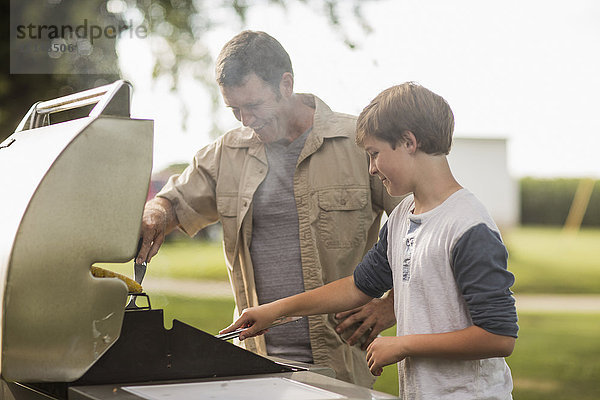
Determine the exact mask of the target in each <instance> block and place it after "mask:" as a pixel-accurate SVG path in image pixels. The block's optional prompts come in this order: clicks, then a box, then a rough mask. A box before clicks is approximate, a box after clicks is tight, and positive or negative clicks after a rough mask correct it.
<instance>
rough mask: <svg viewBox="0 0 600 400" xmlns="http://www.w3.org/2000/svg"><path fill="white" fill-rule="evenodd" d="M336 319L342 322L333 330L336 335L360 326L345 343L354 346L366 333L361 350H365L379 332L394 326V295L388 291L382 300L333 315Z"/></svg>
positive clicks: (374, 300)
mask: <svg viewBox="0 0 600 400" xmlns="http://www.w3.org/2000/svg"><path fill="white" fill-rule="evenodd" d="M335 317H336V319H338V320H342V321H341V322H340V323H339V324H338V326H337V327H336V328H335V329H336V331H337V332H338V333H340V334H341V333H343V332H344V331H346V330H347V329H350V328H352V327H353V326H355V325H357V324H360V326H359V327H358V328H356V330H355V331H354V333H353V334H352V336H350V337H349V338H348V339H347V340H346V341H347V342H348V344H349V345H351V346H352V345H354V344H355V343H356V342H358V340H359V339H360V338H361V337H362V336H363V335H364V334H365V333H367V332H369V336H368V337H367V340H366V341H365V343H363V345H362V346H361V348H362V349H363V350H366V349H367V346H368V345H369V344H370V343H371V342H372V341H373V340H374V339H375V338H376V337H377V335H379V334H380V333H381V331H383V330H385V329H387V328H390V327H392V326H394V325H395V324H396V316H395V314H394V293H393V291H390V292H389V293H388V295H387V296H386V297H385V298H383V299H373V300H371V301H370V302H369V303H367V304H365V305H364V306H362V307H358V308H355V309H353V310H350V311H344V312H341V313H337V314H336V315H335Z"/></svg>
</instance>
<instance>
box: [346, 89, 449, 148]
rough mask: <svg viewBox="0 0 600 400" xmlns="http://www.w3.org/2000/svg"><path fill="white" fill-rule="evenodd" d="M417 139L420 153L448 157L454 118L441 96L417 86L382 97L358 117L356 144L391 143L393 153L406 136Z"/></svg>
mask: <svg viewBox="0 0 600 400" xmlns="http://www.w3.org/2000/svg"><path fill="white" fill-rule="evenodd" d="M407 131H410V132H412V133H413V134H414V135H415V138H416V139H417V144H418V146H419V150H421V151H423V152H425V153H427V154H434V155H439V154H448V153H449V152H450V146H451V145H452V132H453V131H454V115H453V114H452V110H451V109H450V106H449V105H448V103H447V102H446V100H444V99H443V98H442V97H441V96H438V95H437V94H435V93H433V92H432V91H431V90H429V89H426V88H424V87H423V86H421V85H419V84H418V83H415V82H405V83H403V84H401V85H397V86H392V87H391V88H388V89H386V90H384V91H383V92H381V93H379V94H378V95H377V97H375V98H374V99H373V100H372V101H371V103H370V104H369V105H368V106H366V107H365V108H364V110H363V111H362V112H361V113H360V115H359V116H358V122H357V126H356V143H357V144H358V145H359V146H363V142H364V140H365V138H366V137H368V136H374V137H376V138H377V139H379V140H384V141H386V142H388V143H389V144H390V145H391V146H392V148H393V149H395V148H396V145H397V144H398V143H400V142H403V141H404V139H405V136H406V132H407Z"/></svg>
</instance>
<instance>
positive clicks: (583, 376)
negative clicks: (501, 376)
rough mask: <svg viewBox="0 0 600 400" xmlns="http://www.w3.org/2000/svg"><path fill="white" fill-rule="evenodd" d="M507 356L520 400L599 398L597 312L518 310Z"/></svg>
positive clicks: (599, 323)
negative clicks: (513, 343)
mask: <svg viewBox="0 0 600 400" xmlns="http://www.w3.org/2000/svg"><path fill="white" fill-rule="evenodd" d="M519 319H520V321H519V325H520V328H521V329H520V331H519V339H517V344H516V346H515V351H514V353H513V355H512V356H510V357H509V358H508V359H507V361H508V364H509V366H510V367H511V370H512V375H513V379H514V383H515V390H514V392H513V396H514V398H515V399H521V400H542V399H544V400H545V399H553V400H567V399H578V400H588V399H589V400H592V399H599V398H600V358H599V355H600V340H598V338H600V314H558V313H556V314H547V313H544V314H536V313H520V315H519Z"/></svg>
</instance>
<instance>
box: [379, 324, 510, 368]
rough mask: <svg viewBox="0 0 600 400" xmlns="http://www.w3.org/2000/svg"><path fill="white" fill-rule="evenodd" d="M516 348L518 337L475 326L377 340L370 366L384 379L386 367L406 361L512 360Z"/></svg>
mask: <svg viewBox="0 0 600 400" xmlns="http://www.w3.org/2000/svg"><path fill="white" fill-rule="evenodd" d="M514 346H515V338H514V337H511V336H503V335H496V334H494V333H490V332H488V331H486V330H485V329H482V328H480V327H478V326H475V325H473V326H470V327H468V328H466V329H461V330H459V331H454V332H447V333H434V334H426V335H406V336H398V337H380V338H377V339H375V341H374V342H373V343H371V345H370V346H369V347H368V348H367V364H368V366H369V369H370V370H371V373H373V375H381V371H382V368H383V367H384V366H385V365H389V364H392V363H395V362H398V361H401V360H403V359H404V358H406V357H432V358H445V359H457V360H479V359H483V358H491V357H508V356H509V355H510V354H511V353H512V351H513V349H514Z"/></svg>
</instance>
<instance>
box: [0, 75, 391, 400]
mask: <svg viewBox="0 0 600 400" xmlns="http://www.w3.org/2000/svg"><path fill="white" fill-rule="evenodd" d="M130 92H131V85H130V84H129V83H127V82H124V81H117V82H115V83H113V84H110V85H106V86H102V87H98V88H95V89H91V90H88V91H84V92H80V93H77V94H74V95H70V96H66V97H61V98H58V99H55V100H50V101H44V102H38V103H36V104H34V105H33V106H32V108H31V109H30V110H29V112H28V113H27V114H26V116H25V117H24V118H23V120H22V122H21V123H20V124H19V126H18V128H17V130H16V131H15V133H14V134H13V135H11V136H10V137H9V138H7V139H6V140H5V141H4V142H3V143H1V144H0V185H1V187H2V188H3V189H4V196H2V206H1V207H0V221H2V223H1V224H0V299H2V303H1V304H0V307H1V308H0V310H1V313H0V317H1V319H2V320H1V324H0V346H1V358H0V373H1V379H0V399H6V400H13V399H18V400H35V399H128V400H133V399H158V398H165V397H164V396H167V395H168V396H170V397H169V398H176V399H186V398H193V399H202V398H222V399H235V398H240V399H241V398H243V399H254V398H256V399H265V398H272V399H390V398H395V397H393V396H390V395H387V394H384V393H379V392H376V391H373V390H368V389H365V388H362V387H359V386H356V385H352V384H349V383H346V382H342V381H339V380H336V379H334V378H333V377H332V374H333V373H332V371H331V370H330V369H328V368H320V367H316V366H312V365H307V364H302V363H297V362H291V361H287V360H279V359H271V358H265V357H261V356H258V355H256V354H254V353H251V352H249V351H246V350H244V349H242V348H240V347H237V346H235V345H233V344H231V343H229V342H227V341H224V340H221V339H218V338H216V337H214V336H212V335H210V334H208V333H206V332H204V331H202V330H199V329H196V328H194V327H192V326H190V325H187V324H185V323H183V322H181V321H178V320H174V321H173V327H172V328H171V329H168V330H167V329H165V328H164V321H163V311H162V310H160V309H152V308H151V307H149V306H148V307H140V308H133V309H129V308H128V309H127V310H126V309H125V304H126V303H127V297H128V295H129V294H128V292H127V288H126V285H125V284H124V283H123V282H121V281H120V280H118V279H106V278H94V277H93V276H92V275H91V274H90V266H91V265H92V264H94V263H97V262H103V263H122V262H127V261H129V260H131V259H132V258H133V257H134V256H135V253H136V248H137V243H138V237H139V228H140V221H141V217H142V211H143V206H144V202H145V200H146V195H147V193H148V186H149V182H150V173H151V170H152V142H153V122H152V121H150V120H139V119H132V118H131V117H130V94H131V93H130ZM84 107H88V108H90V111H89V114H88V113H87V110H86V114H87V115H85V116H83V117H79V118H74V119H67V120H65V121H63V122H59V123H52V120H55V119H56V117H57V116H60V115H64V113H63V112H67V113H68V112H72V111H73V110H77V109H79V110H81V109H82V108H84ZM138 301H142V302H143V300H138ZM149 304H150V301H149V299H148V305H149Z"/></svg>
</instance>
